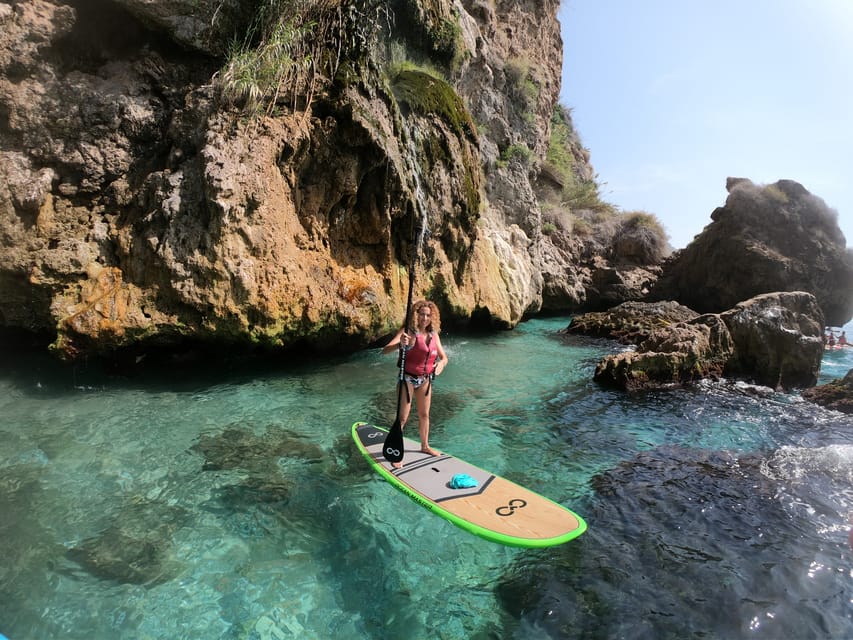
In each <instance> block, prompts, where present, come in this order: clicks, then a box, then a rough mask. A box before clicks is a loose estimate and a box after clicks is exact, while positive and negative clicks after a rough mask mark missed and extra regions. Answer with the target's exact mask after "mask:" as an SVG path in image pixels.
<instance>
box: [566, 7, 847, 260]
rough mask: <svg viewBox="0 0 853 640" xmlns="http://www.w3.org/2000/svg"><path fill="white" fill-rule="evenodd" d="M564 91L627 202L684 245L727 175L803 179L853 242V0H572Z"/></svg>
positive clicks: (605, 181)
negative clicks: (653, 219) (650, 214)
mask: <svg viewBox="0 0 853 640" xmlns="http://www.w3.org/2000/svg"><path fill="white" fill-rule="evenodd" d="M559 19H560V24H561V27H562V36H563V76H562V90H561V93H560V103H561V104H563V105H564V106H566V107H568V108H569V109H570V110H571V113H572V121H573V123H574V127H575V130H576V131H577V132H578V134H579V135H580V138H581V142H582V143H583V145H584V147H586V148H587V149H588V150H589V151H590V155H591V158H590V160H591V162H592V165H593V168H594V169H595V172H596V173H597V174H598V177H597V180H598V182H599V184H600V185H601V189H600V193H601V197H602V199H603V200H605V201H606V202H609V203H611V204H614V205H616V206H618V207H619V208H620V209H621V210H623V211H637V210H640V211H646V212H648V213H653V214H655V215H656V216H657V217H658V219H659V220H660V221H661V223H662V224H663V226H664V228H665V229H666V231H667V233H668V234H669V236H670V243H671V244H672V246H673V248H674V249H679V248H682V247H684V246H686V245H687V244H689V243H690V241H691V240H692V239H693V237H694V236H695V235H697V234H699V233H700V232H701V231H702V229H703V228H704V227H705V225H707V224H709V223H710V222H711V213H712V212H713V211H714V209H715V208H717V207H718V206H722V205H724V204H725V201H726V196H727V195H728V193H727V191H726V178H727V177H729V176H733V177H740V178H749V179H750V180H752V181H753V182H755V183H757V184H770V183H773V182H776V181H777V180H780V179H783V178H784V179H790V180H796V181H797V182H799V183H800V184H802V185H803V186H804V187H805V188H806V189H808V190H809V191H811V192H812V193H813V194H814V195H817V196H819V197H821V198H822V199H823V200H824V201H825V202H826V204H827V205H828V206H829V207H831V208H832V209H834V210H835V211H836V212H837V213H838V221H839V226H840V227H841V230H842V232H843V233H844V236H845V238H846V239H847V245H848V246H851V245H853V0H643V2H638V1H636V0H562V3H561V6H560V12H559Z"/></svg>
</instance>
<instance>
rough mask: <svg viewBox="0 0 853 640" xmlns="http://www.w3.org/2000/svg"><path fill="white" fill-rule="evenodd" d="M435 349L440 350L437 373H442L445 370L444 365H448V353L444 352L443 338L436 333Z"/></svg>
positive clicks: (436, 367)
mask: <svg viewBox="0 0 853 640" xmlns="http://www.w3.org/2000/svg"><path fill="white" fill-rule="evenodd" d="M435 349H436V351H438V357H439V360H438V362H436V363H435V375H437V376H439V375H441V372H442V371H444V367H446V366H447V362H448V360H447V354H446V353H445V352H444V347H443V346H442V344H441V338H439V337H438V335H437V334H436V336H435Z"/></svg>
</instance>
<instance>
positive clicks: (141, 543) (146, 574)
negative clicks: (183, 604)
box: [68, 500, 187, 585]
mask: <svg viewBox="0 0 853 640" xmlns="http://www.w3.org/2000/svg"><path fill="white" fill-rule="evenodd" d="M186 518H187V514H186V511H185V510H184V509H181V508H178V507H170V506H166V505H163V504H158V503H154V502H149V501H146V500H139V501H136V502H134V503H133V504H131V505H130V506H129V507H127V508H126V509H123V510H122V511H121V512H120V513H119V514H118V515H117V516H116V518H115V520H114V521H113V523H112V524H111V525H110V526H109V527H107V528H106V529H105V530H104V531H102V532H101V533H100V534H99V535H97V536H95V537H93V538H89V539H87V540H84V541H83V542H82V543H81V544H80V545H78V546H76V547H73V548H72V549H69V551H68V557H69V558H70V559H71V560H73V561H74V562H76V563H77V564H79V565H80V566H81V567H83V569H85V570H86V571H88V572H89V573H90V574H92V575H93V576H95V577H97V578H100V579H102V580H114V581H116V582H119V583H122V584H146V585H150V584H157V583H160V582H165V581H168V580H171V579H172V577H173V576H174V573H175V571H174V570H172V569H170V567H169V563H168V558H169V553H168V552H169V549H170V548H171V545H172V535H173V534H174V532H175V531H176V530H177V529H179V528H180V527H181V526H183V523H184V521H185V520H186Z"/></svg>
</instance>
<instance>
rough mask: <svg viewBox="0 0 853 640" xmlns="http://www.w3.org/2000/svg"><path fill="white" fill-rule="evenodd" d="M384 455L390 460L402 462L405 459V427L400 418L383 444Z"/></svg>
mask: <svg viewBox="0 0 853 640" xmlns="http://www.w3.org/2000/svg"><path fill="white" fill-rule="evenodd" d="M382 455H383V456H385V459H386V460H387V461H388V462H400V461H401V460H402V459H403V427H402V426H401V425H400V419H399V418H397V420H395V421H394V424H393V426H392V427H391V430H390V431H389V432H388V435H387V436H386V437H385V442H384V444H383V445H382Z"/></svg>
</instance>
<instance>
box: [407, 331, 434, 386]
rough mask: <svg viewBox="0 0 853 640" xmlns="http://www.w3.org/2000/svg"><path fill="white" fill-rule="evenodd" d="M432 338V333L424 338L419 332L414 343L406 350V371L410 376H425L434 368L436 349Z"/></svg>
mask: <svg viewBox="0 0 853 640" xmlns="http://www.w3.org/2000/svg"><path fill="white" fill-rule="evenodd" d="M432 338H433V334H432V333H430V334H429V335H428V336H427V337H426V339H424V336H422V335H421V334H420V333H419V334H418V336H417V338H415V344H414V345H413V346H412V348H411V349H409V350H408V351H406V373H407V374H409V375H410V376H426V375H429V374H431V373H432V372H433V371H434V370H435V361H436V360H438V349H437V348H436V347H435V344H434V343H433V339H432Z"/></svg>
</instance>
